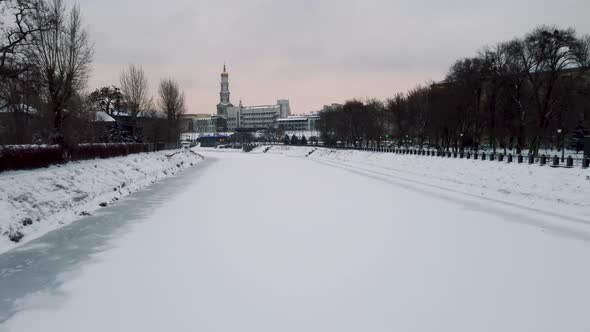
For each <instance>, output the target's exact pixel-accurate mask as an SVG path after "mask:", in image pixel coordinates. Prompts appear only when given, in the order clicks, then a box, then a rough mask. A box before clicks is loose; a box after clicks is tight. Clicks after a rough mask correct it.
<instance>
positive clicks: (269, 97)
mask: <svg viewBox="0 0 590 332" xmlns="http://www.w3.org/2000/svg"><path fill="white" fill-rule="evenodd" d="M72 1H73V0H72ZM79 3H80V5H81V7H82V11H83V12H84V15H85V20H86V23H87V25H88V28H89V30H90V33H91V35H92V37H93V39H94V40H95V44H96V57H95V64H94V67H95V70H94V72H93V76H92V79H91V81H90V88H93V87H96V86H100V85H104V84H113V83H117V81H118V75H119V72H120V71H121V70H122V69H123V67H125V66H126V65H127V64H128V63H136V64H141V65H142V66H143V67H144V68H145V70H146V71H147V72H148V73H149V77H150V80H151V84H152V87H153V89H154V90H155V86H156V84H157V82H158V80H159V79H161V78H165V77H174V78H176V79H178V80H179V81H180V83H181V84H182V85H183V87H184V89H185V90H186V93H187V98H188V102H189V111H190V112H194V113H211V112H214V110H215V108H214V105H215V104H216V103H217V99H218V88H219V82H218V81H219V71H220V69H221V66H222V65H223V61H227V62H228V65H229V69H230V75H231V76H230V83H231V86H230V89H231V91H232V100H233V101H237V100H238V98H239V97H242V98H243V99H244V100H245V102H247V103H250V104H254V103H271V102H274V100H275V99H276V98H290V99H291V102H292V104H293V108H294V111H295V112H307V111H310V110H314V109H317V108H319V107H320V106H321V105H323V104H326V103H331V102H338V101H343V100H345V99H347V98H352V97H361V98H362V97H378V98H385V97H387V96H391V95H393V93H395V92H398V91H405V90H407V89H409V88H412V87H413V86H415V85H416V84H419V83H423V82H425V81H428V80H438V79H441V78H442V77H444V74H445V72H446V70H447V69H448V67H449V66H450V65H451V64H452V62H453V61H454V60H456V59H458V58H460V57H466V56H470V55H473V54H475V52H476V51H477V49H479V48H481V47H482V46H484V45H487V44H493V43H495V42H498V41H504V40H508V39H510V38H513V37H515V36H522V35H524V34H525V33H527V32H528V31H530V30H531V29H532V28H533V27H535V26H537V25H540V24H557V25H559V26H563V27H566V26H572V27H574V28H576V29H577V30H578V32H580V33H590V21H589V20H588V19H587V13H588V10H589V9H590V3H589V2H584V1H574V0H564V1H561V2H559V3H556V2H554V1H548V0H538V1H534V0H522V1H513V0H497V1H482V0H472V1H459V0H447V1H444V2H443V1H434V0H415V1H391V0H340V1H337V0H276V1H268V0H251V1H243V0H225V1H204V0H196V1H193V0H167V1H156V0H100V1H97V0H79ZM562 9H563V10H562ZM562 13H565V14H562Z"/></svg>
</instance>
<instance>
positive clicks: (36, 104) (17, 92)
mask: <svg viewBox="0 0 590 332" xmlns="http://www.w3.org/2000/svg"><path fill="white" fill-rule="evenodd" d="M0 14H1V15H0V20H1V21H0V144H29V143H51V144H61V145H70V144H76V143H80V142H123V141H127V142H143V141H145V142H157V141H167V142H173V141H178V139H179V117H180V115H181V114H183V112H184V111H185V99H184V93H183V92H182V89H181V87H180V86H179V84H178V82H177V81H175V80H174V79H171V78H167V79H163V80H161V81H160V83H159V86H158V93H157V97H156V98H154V97H152V96H151V95H150V87H149V82H148V79H147V76H146V73H145V71H144V70H143V68H142V67H141V66H138V65H133V64H131V65H129V66H128V68H126V69H124V70H123V71H122V72H121V75H120V77H119V82H118V85H113V86H106V87H100V88H97V89H96V90H94V91H93V92H92V93H88V92H87V88H88V86H87V83H88V79H89V76H90V72H91V65H92V62H93V57H94V44H93V42H92V41H91V39H90V36H89V33H88V31H87V30H86V29H85V28H84V26H83V18H82V13H81V9H80V7H79V5H74V6H72V7H68V6H66V5H65V3H64V1H63V0H0ZM103 114H106V115H108V116H110V117H113V118H116V119H117V122H116V124H112V125H108V126H103V125H100V124H101V123H102V124H104V121H112V119H109V118H108V117H104V116H101V115H103ZM105 118H106V119H105ZM119 120H120V121H119Z"/></svg>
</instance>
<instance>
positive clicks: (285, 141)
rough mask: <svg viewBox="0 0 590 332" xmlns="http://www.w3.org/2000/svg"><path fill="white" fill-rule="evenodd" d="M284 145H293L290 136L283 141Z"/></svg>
mask: <svg viewBox="0 0 590 332" xmlns="http://www.w3.org/2000/svg"><path fill="white" fill-rule="evenodd" d="M283 143H284V144H285V145H289V144H291V141H290V140H289V135H285V139H284V140H283Z"/></svg>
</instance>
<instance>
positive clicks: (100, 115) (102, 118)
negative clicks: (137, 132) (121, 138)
mask: <svg viewBox="0 0 590 332" xmlns="http://www.w3.org/2000/svg"><path fill="white" fill-rule="evenodd" d="M94 121H95V122H116V120H115V119H113V118H112V117H111V116H110V115H108V114H107V113H106V112H103V111H98V112H96V113H95V117H94Z"/></svg>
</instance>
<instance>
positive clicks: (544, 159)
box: [540, 154, 547, 166]
mask: <svg viewBox="0 0 590 332" xmlns="http://www.w3.org/2000/svg"><path fill="white" fill-rule="evenodd" d="M540 163H541V166H545V165H546V164H547V156H545V155H544V154H543V155H541V162H540Z"/></svg>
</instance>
